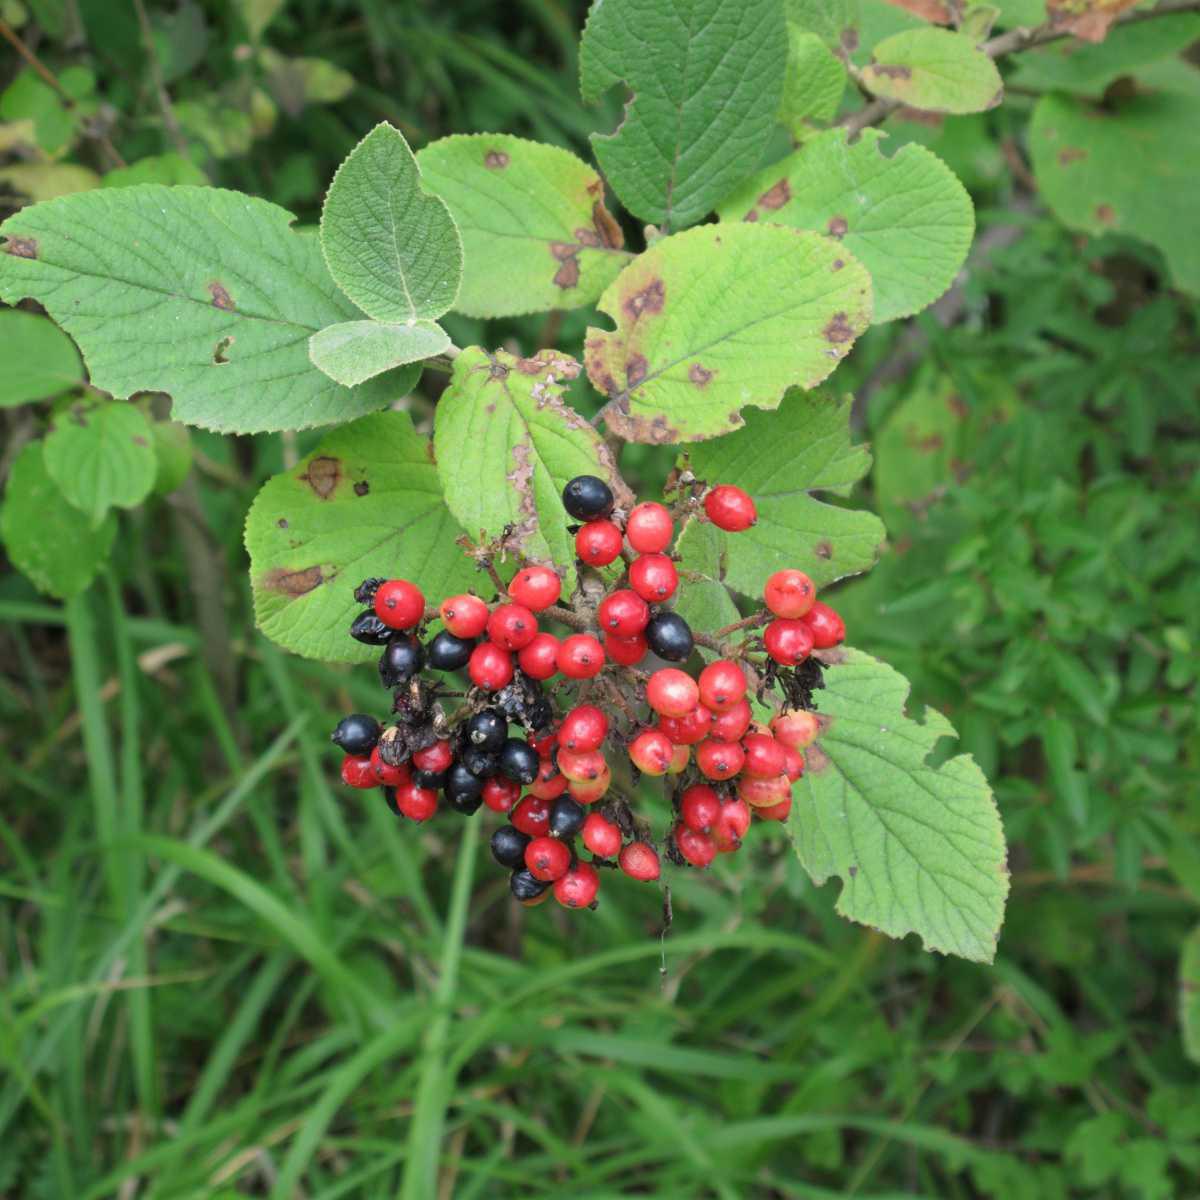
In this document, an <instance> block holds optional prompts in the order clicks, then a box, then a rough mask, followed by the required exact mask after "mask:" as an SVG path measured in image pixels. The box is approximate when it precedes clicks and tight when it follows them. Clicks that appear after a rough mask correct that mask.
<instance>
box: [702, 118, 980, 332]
mask: <svg viewBox="0 0 1200 1200" xmlns="http://www.w3.org/2000/svg"><path fill="white" fill-rule="evenodd" d="M886 136H887V135H886V134H884V133H881V132H880V131H879V130H877V129H864V130H863V132H862V134H861V135H860V137H859V139H858V140H857V141H856V142H850V141H849V135H848V134H847V132H846V130H844V129H831V130H829V131H828V132H826V133H821V134H818V135H817V136H816V137H814V138H812V139H811V140H810V141H808V142H806V143H805V144H804V146H803V148H802V149H800V150H798V151H797V152H796V153H795V154H793V155H791V157H789V158H785V159H784V160H783V162H780V163H775V164H774V165H772V166H770V167H767V168H766V169H765V170H763V171H760V172H759V173H758V174H757V175H756V176H754V178H752V179H750V180H748V181H747V182H746V184H744V185H743V186H742V187H741V188H739V189H738V191H737V192H736V193H735V194H734V195H732V196H730V197H729V198H728V199H727V200H726V201H725V202H724V203H723V204H722V205H721V209H720V212H721V216H722V218H723V219H727V220H744V221H769V222H771V223H772V224H780V225H790V226H792V227H794V228H796V229H812V230H815V231H816V232H818V233H825V234H828V235H829V236H830V237H832V238H836V239H837V240H839V241H840V242H841V243H842V244H843V245H844V246H845V247H846V248H847V249H848V250H849V251H850V252H851V253H852V254H853V255H854V256H855V258H857V259H858V260H859V262H861V263H862V265H863V266H864V267H866V269H867V271H868V272H870V275H871V285H872V289H873V292H874V296H875V310H874V320H875V321H876V322H882V321H893V320H895V319H896V318H897V317H906V316H909V315H910V314H911V313H915V312H919V311H920V310H921V309H923V308H925V307H926V306H927V305H930V304H932V303H933V302H934V301H935V300H936V299H937V298H938V297H939V296H940V295H941V294H942V293H943V292H944V291H945V290H946V289H947V288H948V287H949V286H950V285H951V283H953V282H954V277H955V275H957V274H958V270H959V268H960V267H961V266H962V264H963V262H964V261H965V259H966V257H967V251H968V250H969V249H970V248H971V238H972V236H973V235H974V232H975V210H974V208H973V207H972V205H971V197H970V196H969V195H968V194H967V190H966V188H964V187H963V185H962V184H961V183H960V182H959V181H958V178H957V177H956V176H955V174H954V172H953V171H951V170H950V168H949V167H948V166H946V164H945V163H944V162H942V160H941V159H940V158H938V156H937V155H936V154H934V153H933V151H932V150H927V149H926V148H925V147H924V146H919V145H917V144H916V143H915V142H909V143H908V144H907V145H905V146H901V147H900V148H899V149H898V150H897V151H896V153H895V154H893V155H892V156H891V157H890V158H889V157H887V156H885V155H884V153H883V151H882V149H881V148H880V143H881V142H882V141H883V140H884V138H885V137H886Z"/></svg>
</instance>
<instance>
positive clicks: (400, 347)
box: [308, 321, 450, 387]
mask: <svg viewBox="0 0 1200 1200" xmlns="http://www.w3.org/2000/svg"><path fill="white" fill-rule="evenodd" d="M449 345H450V336H449V334H447V333H446V331H445V330H444V329H443V328H442V327H441V326H440V325H438V324H437V322H436V321H402V322H400V323H399V324H394V323H388V322H385V321H343V322H342V323H341V324H339V325H330V326H327V327H326V328H325V329H320V330H318V331H317V332H316V333H314V334H313V335H312V337H310V338H309V339H308V356H309V358H311V359H312V361H313V365H314V366H315V367H316V368H317V369H318V370H319V371H322V372H324V373H325V374H326V375H328V376H329V378H330V379H334V380H336V381H337V382H338V383H344V384H345V385H346V386H347V387H355V386H356V385H358V384H360V383H366V381H367V380H368V379H374V378H375V377H376V376H377V375H382V374H383V373H384V372H385V371H392V370H395V368H396V367H400V366H404V365H405V364H407V363H413V362H420V361H421V360H422V359H426V358H432V357H433V356H434V355H435V354H441V353H442V351H443V350H445V349H446V348H447V347H448V346H449Z"/></svg>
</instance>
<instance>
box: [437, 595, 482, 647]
mask: <svg viewBox="0 0 1200 1200" xmlns="http://www.w3.org/2000/svg"><path fill="white" fill-rule="evenodd" d="M438 612H439V613H441V615H442V624H443V625H445V626H446V628H447V629H448V630H449V631H450V632H451V633H452V634H454V636H455V637H460V638H477V637H478V636H479V635H480V634H481V633H482V632H483V631H484V630H485V629H486V628H487V621H488V606H487V605H486V604H484V602H483V601H482V600H480V598H479V597H478V596H471V595H468V594H466V593H464V594H463V595H461V596H451V597H450V598H449V599H448V600H443V601H442V606H441V608H439V609H438Z"/></svg>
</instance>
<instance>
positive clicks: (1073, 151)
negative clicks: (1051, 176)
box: [1058, 146, 1088, 167]
mask: <svg viewBox="0 0 1200 1200" xmlns="http://www.w3.org/2000/svg"><path fill="white" fill-rule="evenodd" d="M1087 156H1088V152H1087V151H1086V150H1085V149H1084V148H1083V147H1082V146H1064V147H1063V148H1062V149H1061V150H1060V151H1059V152H1058V165H1059V166H1060V167H1069V166H1070V165H1071V164H1072V163H1073V162H1080V161H1081V160H1082V159H1085V158H1087Z"/></svg>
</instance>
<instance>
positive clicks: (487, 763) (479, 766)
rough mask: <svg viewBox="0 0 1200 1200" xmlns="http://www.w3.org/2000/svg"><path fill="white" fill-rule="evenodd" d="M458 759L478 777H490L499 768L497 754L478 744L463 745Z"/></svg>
mask: <svg viewBox="0 0 1200 1200" xmlns="http://www.w3.org/2000/svg"><path fill="white" fill-rule="evenodd" d="M458 761H459V762H460V763H461V764H462V765H463V766H464V767H466V769H467V770H468V771H470V772H471V774H472V775H475V776H478V778H480V779H491V777H492V776H493V775H495V774H496V772H497V771H498V770H499V769H500V762H499V759H498V758H497V756H496V755H495V754H492V753H490V752H489V751H487V750H481V749H480V748H479V747H478V746H464V747H463V750H462V753H461V754H460V755H459V759H458Z"/></svg>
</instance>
